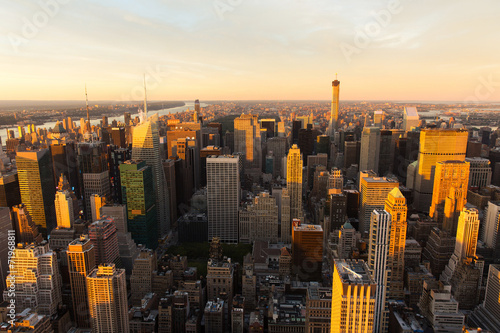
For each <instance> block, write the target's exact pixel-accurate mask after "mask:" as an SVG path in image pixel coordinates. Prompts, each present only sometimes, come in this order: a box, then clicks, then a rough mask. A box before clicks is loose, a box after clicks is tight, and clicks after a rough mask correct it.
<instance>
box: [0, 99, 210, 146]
mask: <svg viewBox="0 0 500 333" xmlns="http://www.w3.org/2000/svg"><path fill="white" fill-rule="evenodd" d="M184 103H185V105H184V106H178V107H174V108H169V109H161V110H155V111H149V112H148V115H150V116H151V115H153V114H155V113H158V115H159V116H164V115H167V114H171V113H178V112H183V111H186V110H187V109H191V110H193V109H194V102H184ZM200 106H201V107H206V106H208V104H206V103H200ZM138 115H139V114H138V113H133V114H131V117H132V119H134V118H135V117H136V116H138ZM101 120H102V117H101V118H95V119H90V123H91V124H92V125H100V124H101ZM113 120H116V121H121V122H123V121H124V119H123V114H122V115H121V116H117V117H110V118H108V123H109V124H111V123H112V122H113ZM60 121H62V119H60ZM72 121H73V122H75V123H76V126H77V127H79V126H80V119H72ZM55 125H56V122H55V121H50V122H46V123H43V124H42V125H37V126H36V128H46V129H47V130H49V129H52V128H54V126H55ZM9 130H14V134H15V135H16V137H18V136H19V131H18V129H17V126H13V127H9V128H2V129H1V131H0V137H1V138H2V143H3V144H4V145H5V142H6V140H7V132H8V131H9Z"/></svg>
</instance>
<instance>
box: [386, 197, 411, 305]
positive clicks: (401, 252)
mask: <svg viewBox="0 0 500 333" xmlns="http://www.w3.org/2000/svg"><path fill="white" fill-rule="evenodd" d="M384 209H385V211H386V212H388V213H389V214H390V215H391V238H390V242H389V268H390V270H391V279H390V280H389V285H388V296H389V297H391V298H394V299H403V297H404V291H403V279H404V272H405V264H404V257H405V245H406V230H407V226H408V224H407V221H406V216H407V207H406V198H405V197H404V196H403V194H402V193H401V191H400V190H399V188H397V187H396V188H394V189H392V190H391V192H389V195H388V196H387V199H386V201H385V206H384Z"/></svg>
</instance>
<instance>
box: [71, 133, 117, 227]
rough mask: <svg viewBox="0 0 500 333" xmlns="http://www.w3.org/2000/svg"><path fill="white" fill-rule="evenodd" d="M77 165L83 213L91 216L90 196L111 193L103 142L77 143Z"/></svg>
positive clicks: (104, 195) (88, 216) (108, 194)
mask: <svg viewBox="0 0 500 333" xmlns="http://www.w3.org/2000/svg"><path fill="white" fill-rule="evenodd" d="M78 167H79V171H80V172H79V175H80V188H81V189H82V191H83V195H84V200H85V202H84V203H85V206H84V207H85V214H86V217H87V218H88V219H91V218H92V216H91V215H92V206H91V196H92V195H94V194H97V195H99V196H101V197H108V196H110V194H111V187H110V182H109V170H108V161H107V158H106V153H105V151H104V144H103V143H101V142H99V141H96V142H80V143H78Z"/></svg>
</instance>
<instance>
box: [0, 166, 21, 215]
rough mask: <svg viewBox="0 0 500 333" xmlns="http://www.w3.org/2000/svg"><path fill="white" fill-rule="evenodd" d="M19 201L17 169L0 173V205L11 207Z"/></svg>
mask: <svg viewBox="0 0 500 333" xmlns="http://www.w3.org/2000/svg"><path fill="white" fill-rule="evenodd" d="M20 203H21V192H20V190H19V178H18V176H17V170H12V171H5V170H4V171H2V172H1V173H0V207H9V208H10V207H12V206H14V205H19V204H20Z"/></svg>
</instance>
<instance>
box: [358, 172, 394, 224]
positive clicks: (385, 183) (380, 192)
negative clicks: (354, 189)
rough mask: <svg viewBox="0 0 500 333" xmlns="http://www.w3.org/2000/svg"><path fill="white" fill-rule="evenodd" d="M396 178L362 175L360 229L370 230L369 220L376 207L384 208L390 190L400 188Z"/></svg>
mask: <svg viewBox="0 0 500 333" xmlns="http://www.w3.org/2000/svg"><path fill="white" fill-rule="evenodd" d="M398 187H399V183H398V182H397V181H396V180H393V179H389V178H385V177H382V178H380V177H362V178H361V179H360V188H361V191H360V200H359V201H360V211H359V231H361V232H362V233H363V232H365V231H366V232H368V231H370V226H369V221H370V216H371V213H372V212H373V210H374V209H383V208H384V204H385V200H386V198H387V195H388V194H389V192H391V191H392V190H393V189H394V188H398Z"/></svg>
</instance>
